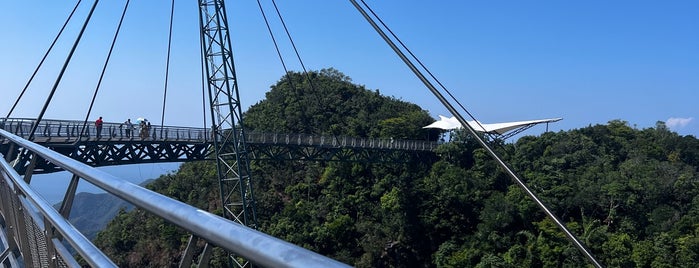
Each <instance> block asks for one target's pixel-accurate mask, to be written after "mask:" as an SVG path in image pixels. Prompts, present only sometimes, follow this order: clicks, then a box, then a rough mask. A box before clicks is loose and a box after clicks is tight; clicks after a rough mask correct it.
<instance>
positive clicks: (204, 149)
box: [0, 118, 438, 173]
mask: <svg viewBox="0 0 699 268" xmlns="http://www.w3.org/2000/svg"><path fill="white" fill-rule="evenodd" d="M3 121H4V124H3ZM35 122H36V120H34V119H29V118H8V119H7V120H5V119H0V127H1V128H3V129H5V130H7V131H8V132H11V133H13V134H15V135H17V136H20V137H23V138H28V137H29V133H30V132H31V129H32V126H33V124H34V123H35ZM83 127H84V129H85V130H84V131H83ZM142 131H143V132H142ZM81 132H82V133H84V134H83V135H80V133H81ZM130 132H131V133H130V135H129V134H127V127H126V126H125V125H124V124H120V123H108V122H105V123H104V124H103V128H102V133H101V136H100V137H98V136H97V132H96V129H95V126H94V122H88V124H87V125H85V126H84V122H82V121H70V120H42V121H41V122H40V124H39V126H38V127H37V131H36V132H35V136H34V138H33V141H34V142H36V143H38V144H42V145H44V146H46V147H49V148H51V149H53V150H55V151H57V152H59V153H61V154H64V155H67V156H69V157H71V158H73V159H76V160H78V161H81V162H83V163H86V164H89V165H92V166H107V165H124V164H138V163H158V162H187V161H197V160H205V159H207V157H208V156H209V153H210V152H211V150H210V149H211V146H212V143H213V141H212V140H211V131H210V130H209V129H206V128H196V127H177V126H162V127H161V126H155V125H152V126H151V128H150V129H148V130H142V129H141V128H140V127H139V126H138V124H134V125H133V129H132V130H131V131H130ZM141 134H143V135H141ZM245 141H246V144H247V145H248V151H249V152H251V153H250V154H249V155H250V156H251V157H252V160H310V161H354V162H398V163H402V162H408V161H410V160H411V159H415V158H416V157H418V158H419V157H425V155H432V154H431V152H432V151H433V150H434V149H435V148H436V147H437V145H438V144H437V142H433V141H411V140H393V139H374V138H352V137H346V136H323V135H308V134H280V133H260V132H246V133H245ZM10 150H12V148H10V146H9V144H7V143H5V142H1V144H0V152H2V153H4V154H5V153H7V152H8V151H10ZM426 153H427V154H426ZM55 171H60V168H57V167H56V166H55V165H52V164H51V163H48V162H46V163H36V167H35V172H36V173H47V172H55Z"/></svg>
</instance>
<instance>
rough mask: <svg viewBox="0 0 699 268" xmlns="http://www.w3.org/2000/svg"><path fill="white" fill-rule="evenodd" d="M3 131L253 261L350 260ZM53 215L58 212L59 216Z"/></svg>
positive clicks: (310, 263) (331, 263)
mask: <svg viewBox="0 0 699 268" xmlns="http://www.w3.org/2000/svg"><path fill="white" fill-rule="evenodd" d="M0 136H2V137H4V138H6V139H8V140H9V141H10V142H12V143H14V144H16V145H17V146H19V147H21V148H25V149H27V150H30V151H31V152H33V153H35V154H37V155H39V156H40V157H42V158H43V159H45V160H48V161H51V162H52V163H54V164H56V165H57V166H59V167H61V168H63V169H64V170H66V171H68V172H70V173H72V174H74V175H76V176H78V177H80V178H83V179H84V180H86V181H88V182H90V183H91V184H93V185H95V186H97V187H99V188H101V189H103V190H105V191H107V192H109V193H111V194H113V195H115V196H117V197H119V198H121V199H123V200H125V201H128V202H130V203H132V204H134V205H135V206H138V207H139V208H141V209H143V210H145V211H148V212H150V213H152V214H154V215H157V216H158V217H161V218H163V219H165V220H167V221H169V222H171V223H174V224H176V225H177V226H179V227H181V228H183V229H185V230H187V231H189V232H191V233H192V234H194V235H196V236H198V237H201V238H203V239H204V240H206V241H208V242H209V243H212V244H214V245H217V246H219V247H222V248H224V249H226V250H228V251H230V252H233V253H235V254H237V255H239V256H242V257H244V258H246V259H249V260H253V262H255V263H257V264H260V265H263V266H268V267H347V265H346V264H343V263H340V262H338V261H335V260H333V259H330V258H327V257H325V256H322V255H320V254H318V253H315V252H312V251H310V250H307V249H304V248H302V247H299V246H296V245H293V244H291V243H289V242H286V241H283V240H281V239H278V238H275V237H273V236H270V235H267V234H265V233H262V232H259V231H256V230H253V229H251V228H248V227H246V226H243V225H240V224H237V223H235V222H233V221H230V220H227V219H225V218H222V217H220V216H217V215H214V214H211V213H209V212H206V211H203V210H201V209H198V208H196V207H193V206H190V205H188V204H185V203H182V202H180V201H177V200H174V199H172V198H169V197H167V196H164V195H161V194H159V193H156V192H153V191H150V190H148V189H145V188H143V187H141V186H138V185H135V184H133V183H130V182H128V181H126V180H123V179H120V178H117V177H115V176H113V175H111V174H108V173H105V172H103V171H101V170H98V169H95V168H92V167H90V166H88V165H86V164H83V163H80V162H78V161H76V160H74V159H71V158H69V157H67V156H64V155H61V154H59V153H57V152H55V151H52V150H50V149H48V148H45V147H43V146H41V145H39V144H36V143H33V142H30V141H27V140H25V139H23V138H21V137H19V136H16V135H14V134H12V133H9V132H7V131H5V130H0ZM5 165H7V164H6V163H4V165H3V167H4V166H5ZM54 211H55V210H54ZM50 216H51V215H50ZM51 217H55V215H53V216H51ZM61 219H62V217H61ZM63 220H65V219H63ZM78 246H80V245H78ZM85 254H88V256H91V254H93V253H90V252H86V253H85ZM95 254H96V253H95ZM97 267H101V266H99V265H98V266H97Z"/></svg>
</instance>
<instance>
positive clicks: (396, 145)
mask: <svg viewBox="0 0 699 268" xmlns="http://www.w3.org/2000/svg"><path fill="white" fill-rule="evenodd" d="M2 121H4V119H2V118H0V124H1V123H2ZM35 121H36V120H35V119H30V118H8V119H7V120H6V121H5V124H4V126H0V128H2V129H5V130H7V131H9V132H11V133H13V134H15V135H17V136H20V137H23V138H27V137H29V133H30V131H31V128H32V125H33V124H34V122H35ZM83 124H84V123H83V122H81V121H70V120H54V119H44V120H42V121H41V123H40V124H39V126H38V127H37V131H36V133H35V137H37V138H36V139H35V140H38V139H39V138H43V139H44V140H53V141H60V142H74V141H77V140H78V139H80V136H81V135H80V132H81V131H82V128H83ZM127 129H128V127H127V126H126V125H125V124H123V123H108V122H105V123H104V124H103V126H102V133H101V134H102V135H101V137H100V138H99V140H104V141H115V140H116V141H123V140H155V141H168V140H176V141H190V142H209V141H210V140H211V130H210V129H206V128H197V127H176V126H155V125H152V126H151V127H150V129H145V130H144V129H143V128H141V127H139V126H138V124H134V127H133V128H132V129H131V131H130V134H129V135H127V131H126V130H127ZM161 133H162V135H161ZM82 139H83V140H95V139H97V132H96V129H95V126H94V124H93V123H91V122H88V124H87V125H86V126H85V132H84V134H83V135H82ZM245 141H246V142H247V143H248V144H273V145H298V146H314V147H328V148H337V147H344V148H369V149H388V150H410V151H433V150H434V149H435V148H437V146H438V145H439V144H438V143H437V142H435V141H424V140H397V139H386V138H354V137H347V136H330V135H311V134H284V133H265V132H254V131H248V132H246V133H245Z"/></svg>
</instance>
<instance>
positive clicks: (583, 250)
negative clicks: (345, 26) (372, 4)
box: [350, 0, 602, 267]
mask: <svg viewBox="0 0 699 268" xmlns="http://www.w3.org/2000/svg"><path fill="white" fill-rule="evenodd" d="M360 1H362V3H363V4H364V5H365V6H367V4H366V3H364V0H360ZM350 2H351V3H352V4H353V5H354V6H355V8H357V10H358V11H359V12H360V13H361V14H362V16H363V17H364V18H365V19H366V20H367V22H369V24H371V26H372V27H373V28H374V30H376V32H377V33H378V34H379V35H380V36H381V37H382V38H383V39H384V41H386V43H387V44H388V45H389V46H390V47H391V48H392V49H393V50H394V51H395V52H396V54H397V55H398V56H399V57H400V58H401V59H402V60H403V62H404V63H405V64H406V65H407V66H408V67H409V68H410V69H411V70H412V71H413V73H415V75H416V76H417V77H418V78H419V79H420V80H421V81H422V82H423V83H424V84H425V86H426V87H427V88H428V89H429V90H430V91H431V92H432V94H434V95H435V97H437V99H439V101H440V102H441V103H442V104H443V105H444V106H445V107H446V108H447V109H448V110H449V111H450V112H451V113H452V114H453V115H454V116H455V117H456V118H457V120H458V121H459V123H461V124H462V125H463V126H464V127H465V128H466V129H468V131H469V132H470V133H471V135H472V136H473V137H474V138H475V139H476V140H477V141H478V143H480V145H481V146H482V147H483V148H484V149H485V150H486V151H487V152H488V153H489V154H490V155H491V156H492V157H493V158H494V159H495V160H496V162H497V163H498V165H500V166H501V167H502V168H503V169H504V171H505V172H506V173H507V174H508V175H509V176H510V177H511V178H512V179H513V180H514V181H515V182H516V183H517V184H518V185H519V186H520V187H521V188H522V189H523V190H524V191H525V192H526V193H527V195H529V197H530V198H532V199H533V200H534V202H535V203H536V204H537V205H538V206H539V208H541V209H542V210H543V211H544V212H545V213H546V215H548V216H549V218H551V219H552V220H553V221H554V223H555V224H556V225H557V226H558V227H559V228H560V229H561V230H562V231H563V232H564V233H565V235H566V236H567V237H568V239H569V240H571V241H572V242H573V244H574V245H575V246H576V247H577V248H578V250H580V251H581V253H583V255H585V257H586V258H587V259H588V260H589V261H590V262H592V264H593V265H594V266H595V267H602V265H601V264H600V263H599V262H597V260H596V259H595V257H594V256H592V254H590V252H589V251H588V250H587V249H586V248H585V246H584V245H583V244H582V243H581V242H580V241H579V240H578V239H577V238H576V237H575V235H573V233H571V232H570V231H569V230H568V228H567V227H566V226H565V225H564V224H563V223H562V222H561V221H560V220H559V219H558V217H556V215H555V214H553V212H551V211H550V210H549V209H548V208H547V207H546V205H545V204H544V203H543V202H542V201H541V200H539V198H538V197H537V196H536V194H534V192H532V191H531V190H530V189H529V187H527V185H526V184H525V183H524V181H523V180H522V179H520V178H519V176H517V174H515V173H514V171H512V169H510V167H509V166H508V165H507V164H506V163H505V162H504V161H503V160H502V159H500V157H499V156H498V155H497V153H495V151H493V149H492V148H490V146H488V144H487V143H486V142H485V141H484V140H483V139H482V138H481V137H480V136H478V135H477V133H476V130H475V129H474V128H473V127H472V126H471V125H469V124H468V123H467V122H466V120H465V119H464V117H463V116H461V114H460V113H459V112H458V111H457V110H456V108H454V106H453V105H451V103H449V101H448V100H447V99H445V98H444V96H443V95H442V93H440V92H439V90H437V88H435V87H434V85H432V83H431V82H430V81H429V80H428V79H427V78H426V77H425V76H424V75H423V74H422V72H420V70H418V69H417V67H416V66H415V65H414V64H413V63H412V62H411V61H410V60H409V59H408V58H407V57H406V56H405V54H404V53H403V52H402V51H401V50H400V49H399V48H398V47H397V46H396V45H395V43H394V42H393V41H392V40H391V39H390V38H389V37H388V36H387V35H386V33H384V31H383V30H382V29H381V28H380V27H379V26H378V25H377V24H376V22H375V21H374V20H373V19H372V18H371V17H370V16H369V15H368V14H367V12H366V11H365V10H364V9H363V8H362V7H361V6H359V4H358V3H357V1H356V0H350Z"/></svg>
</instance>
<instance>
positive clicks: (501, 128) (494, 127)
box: [422, 115, 563, 135]
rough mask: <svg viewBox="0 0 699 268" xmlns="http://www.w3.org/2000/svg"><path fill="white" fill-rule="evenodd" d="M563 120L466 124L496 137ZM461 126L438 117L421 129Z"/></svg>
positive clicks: (451, 119)
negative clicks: (437, 119) (516, 130)
mask: <svg viewBox="0 0 699 268" xmlns="http://www.w3.org/2000/svg"><path fill="white" fill-rule="evenodd" d="M561 119H563V118H550V119H539V120H529V121H517V122H505V123H494V124H483V123H481V122H477V121H468V122H467V123H468V124H469V125H470V126H471V127H472V128H473V129H475V130H476V131H478V132H486V133H494V134H498V135H502V134H505V133H506V132H508V131H511V130H514V129H517V128H520V127H526V126H530V125H536V124H541V123H550V122H556V121H559V120H561ZM461 127H462V126H461V124H460V123H459V121H458V120H456V117H453V116H452V117H449V118H447V117H446V116H443V115H440V116H439V121H436V122H434V123H432V124H429V125H427V126H424V127H422V128H440V129H445V130H450V129H457V128H461Z"/></svg>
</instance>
